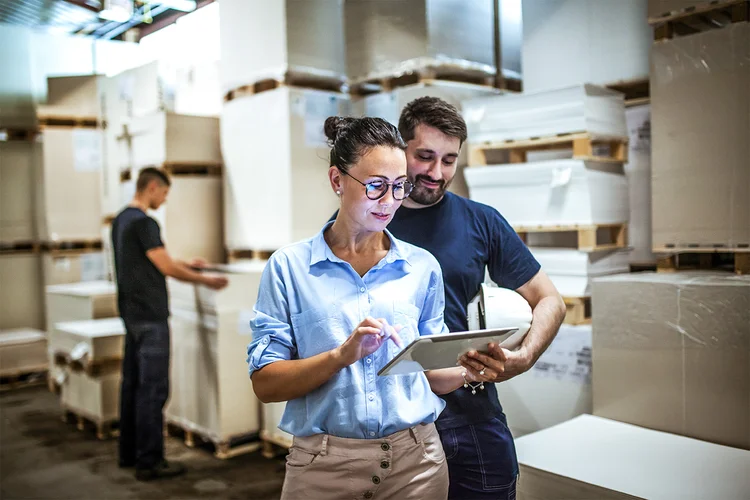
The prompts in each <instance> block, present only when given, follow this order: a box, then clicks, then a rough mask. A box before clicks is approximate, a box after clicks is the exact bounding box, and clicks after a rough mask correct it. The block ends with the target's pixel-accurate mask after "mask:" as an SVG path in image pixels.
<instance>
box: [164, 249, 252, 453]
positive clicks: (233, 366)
mask: <svg viewBox="0 0 750 500" xmlns="http://www.w3.org/2000/svg"><path fill="white" fill-rule="evenodd" d="M264 265H265V263H264V262H258V263H249V264H244V263H243V264H234V265H227V266H218V267H216V268H215V269H214V270H213V271H212V272H221V273H222V274H224V275H225V276H226V277H227V278H228V280H229V285H228V286H227V287H226V288H224V289H222V290H220V291H214V290H210V289H208V288H206V287H204V286H200V285H192V284H188V283H182V282H178V281H176V280H169V283H168V284H169V292H170V304H171V313H172V314H171V317H170V328H171V331H172V335H173V337H174V338H175V339H179V341H175V342H172V344H171V348H172V354H171V359H172V363H171V377H170V380H171V382H172V389H171V398H170V401H169V403H168V405H167V408H166V410H165V415H166V419H167V421H168V422H169V423H170V424H172V425H176V426H178V427H180V428H181V429H183V430H184V431H185V432H186V437H187V435H190V436H192V435H193V434H194V435H197V436H200V437H202V438H203V439H206V440H208V441H211V442H213V443H214V444H215V445H216V454H217V456H218V457H219V458H229V457H230V456H233V455H235V454H237V453H242V452H243V451H248V450H250V449H253V450H254V449H257V447H258V445H257V444H256V443H250V444H248V442H250V441H257V438H258V435H259V433H260V407H259V404H260V403H259V402H258V400H257V399H256V397H255V393H254V392H253V388H252V384H251V382H250V378H249V377H248V376H247V363H246V362H245V356H244V355H242V353H243V352H245V351H246V349H247V345H248V344H249V343H250V339H251V331H250V320H251V319H252V318H253V316H254V315H253V306H254V304H255V299H256V297H257V296H258V287H259V285H260V276H261V273H262V271H263V267H264ZM238 353H239V355H238Z"/></svg>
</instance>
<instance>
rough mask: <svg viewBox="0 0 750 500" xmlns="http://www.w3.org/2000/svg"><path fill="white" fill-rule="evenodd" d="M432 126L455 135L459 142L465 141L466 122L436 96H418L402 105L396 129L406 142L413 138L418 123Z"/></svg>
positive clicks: (452, 135) (450, 106) (453, 108)
mask: <svg viewBox="0 0 750 500" xmlns="http://www.w3.org/2000/svg"><path fill="white" fill-rule="evenodd" d="M421 124H424V125H428V126H430V127H434V128H436V129H438V130H439V131H441V132H442V133H444V134H445V135H447V136H450V137H457V138H458V139H459V140H460V141H461V144H462V145H463V143H464V142H465V141H466V136H467V132H466V122H465V121H464V119H463V117H462V116H461V113H459V112H458V110H457V109H456V108H455V106H452V105H450V104H448V103H447V102H445V101H444V100H442V99H440V98H437V97H420V98H418V99H414V100H413V101H411V102H410V103H409V104H407V105H406V106H404V109H403V111H401V117H400V118H399V120H398V131H399V132H401V137H403V138H404V140H405V141H406V142H409V141H411V140H412V139H414V135H415V130H416V129H417V126H418V125H421Z"/></svg>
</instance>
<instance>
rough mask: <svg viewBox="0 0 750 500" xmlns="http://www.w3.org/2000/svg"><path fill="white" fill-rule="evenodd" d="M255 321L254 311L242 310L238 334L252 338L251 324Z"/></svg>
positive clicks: (238, 322) (238, 323)
mask: <svg viewBox="0 0 750 500" xmlns="http://www.w3.org/2000/svg"><path fill="white" fill-rule="evenodd" d="M254 319H255V310H254V309H242V310H240V314H239V318H238V319H237V332H239V334H240V335H247V336H248V337H249V336H252V334H253V329H252V328H250V322H251V321H252V320H254Z"/></svg>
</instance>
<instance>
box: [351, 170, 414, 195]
mask: <svg viewBox="0 0 750 500" xmlns="http://www.w3.org/2000/svg"><path fill="white" fill-rule="evenodd" d="M341 173H342V174H344V175H348V176H349V177H351V178H352V179H354V180H355V181H357V182H359V183H360V184H362V185H363V186H364V187H365V194H366V195H367V197H368V198H369V199H371V200H379V199H380V198H382V197H383V196H385V193H387V192H388V186H390V187H391V190H392V192H393V199H394V200H399V201H401V200H403V199H404V198H406V197H408V196H409V194H410V193H411V190H412V189H413V188H414V184H412V183H411V182H409V181H407V180H406V179H403V180H397V181H393V182H385V181H384V180H382V179H375V180H372V181H370V182H362V181H361V180H359V179H357V178H356V177H352V175H351V174H350V173H349V172H344V171H341Z"/></svg>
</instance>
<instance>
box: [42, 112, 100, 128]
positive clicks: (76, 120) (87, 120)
mask: <svg viewBox="0 0 750 500" xmlns="http://www.w3.org/2000/svg"><path fill="white" fill-rule="evenodd" d="M37 122H38V123H39V128H40V129H43V128H45V127H84V128H97V127H99V125H100V122H99V120H98V119H97V118H96V117H95V116H70V115H37Z"/></svg>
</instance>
